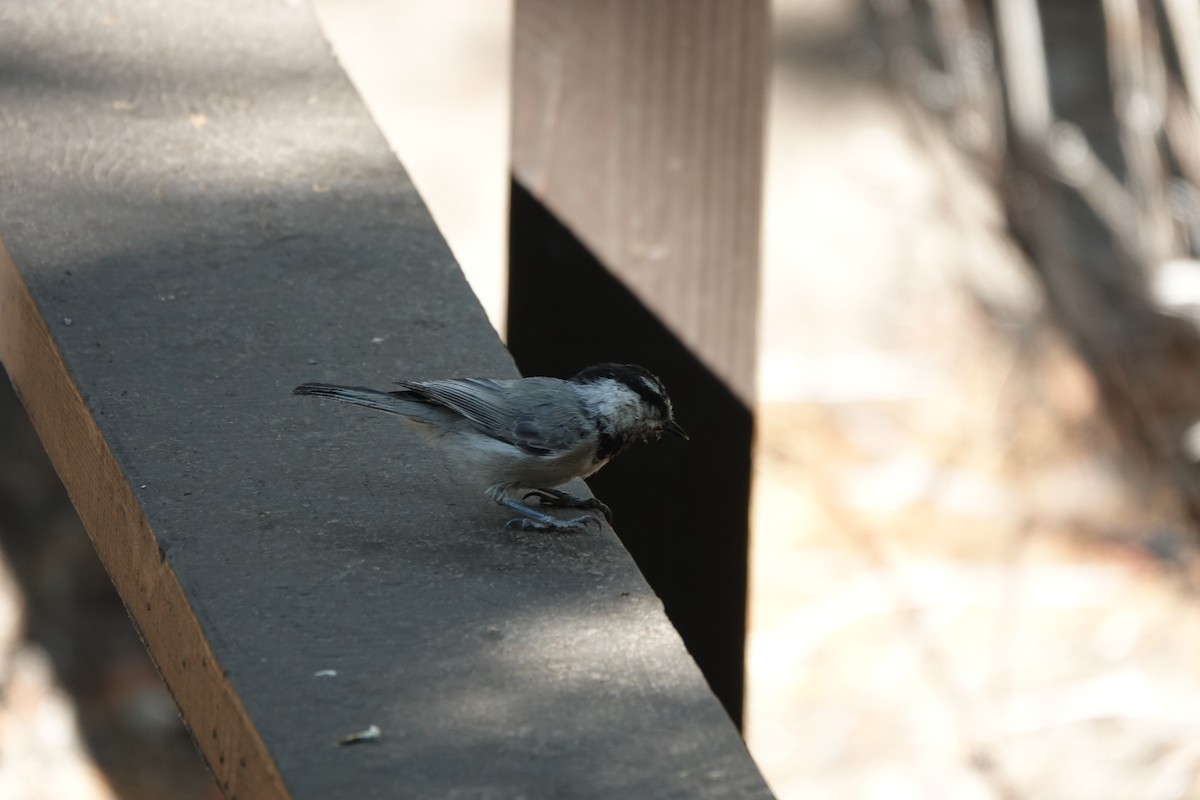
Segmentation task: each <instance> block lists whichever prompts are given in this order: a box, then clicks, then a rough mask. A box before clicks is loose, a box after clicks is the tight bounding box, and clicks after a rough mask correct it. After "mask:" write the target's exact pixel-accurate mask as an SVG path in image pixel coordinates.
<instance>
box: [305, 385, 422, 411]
mask: <svg viewBox="0 0 1200 800" xmlns="http://www.w3.org/2000/svg"><path fill="white" fill-rule="evenodd" d="M292 394H299V395H310V396H312V397H328V398H329V399H330V400H337V401H339V402H342V403H350V404H351V405H356V406H362V407H363V408H373V409H375V410H376V411H386V412H388V413H389V414H399V415H401V416H403V417H409V418H413V417H417V418H419V417H420V416H422V415H421V413H420V408H421V405H422V404H421V403H420V402H414V401H413V400H412V399H410V398H406V397H405V396H404V395H405V392H381V391H379V390H377V389H368V388H367V387H365V386H335V385H334V384H331V383H303V384H301V385H299V386H297V387H296V388H295V389H293V390H292Z"/></svg>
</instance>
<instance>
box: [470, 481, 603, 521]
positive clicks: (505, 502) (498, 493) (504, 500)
mask: <svg viewBox="0 0 1200 800" xmlns="http://www.w3.org/2000/svg"><path fill="white" fill-rule="evenodd" d="M488 496H489V497H491V498H492V500H494V501H495V502H497V503H498V504H500V505H502V506H504V507H505V508H508V509H511V510H513V511H516V512H517V513H518V514H520V515H521V516H520V517H513V518H512V519H510V520H509V521H508V522H507V523H506V524H505V527H509V528H522V529H523V530H527V531H581V530H584V529H585V528H586V527H587V524H588V523H589V522H594V523H596V524H597V525H599V524H600V522H599V521H598V520H597V519H596V518H595V517H590V516H587V515H582V516H578V517H575V518H573V519H556V518H555V517H552V516H550V515H549V514H543V513H542V512H541V511H538V510H537V509H536V508H530V507H529V506H527V505H525V504H524V503H519V502H517V501H516V500H514V499H512V498H511V497H509V496H508V487H507V486H504V485H498V486H493V487H492V488H491V489H489V490H488Z"/></svg>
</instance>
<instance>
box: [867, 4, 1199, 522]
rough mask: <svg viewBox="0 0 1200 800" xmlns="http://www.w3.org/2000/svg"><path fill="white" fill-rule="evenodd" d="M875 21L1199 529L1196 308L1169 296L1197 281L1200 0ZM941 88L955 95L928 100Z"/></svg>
mask: <svg viewBox="0 0 1200 800" xmlns="http://www.w3.org/2000/svg"><path fill="white" fill-rule="evenodd" d="M872 8H873V9H874V10H875V12H876V16H877V18H878V19H879V20H880V22H881V23H882V24H883V27H884V30H885V40H886V43H887V47H888V49H889V54H890V57H891V63H892V65H893V70H892V72H893V75H895V76H896V78H897V79H898V80H899V82H900V83H901V85H902V86H903V87H905V88H906V90H907V94H908V95H909V96H910V97H911V98H912V99H913V100H914V101H916V102H918V103H920V104H922V105H923V106H924V107H925V109H926V110H927V111H932V112H933V113H935V114H937V115H938V116H940V117H941V118H942V119H943V120H945V121H946V123H947V127H948V129H949V130H950V131H951V132H952V134H953V138H954V140H955V141H956V142H957V143H958V144H959V146H960V147H962V149H963V150H964V151H965V152H966V153H968V154H969V155H970V156H972V158H973V159H974V161H975V163H976V164H977V165H978V167H979V169H980V172H981V173H982V174H983V176H984V177H985V178H986V179H988V180H989V181H991V182H992V184H993V185H994V187H995V189H996V192H997V194H998V195H999V197H1000V198H1002V200H1003V203H1004V209H1005V215H1006V218H1007V222H1008V227H1009V230H1010V232H1011V234H1012V236H1013V238H1014V240H1015V241H1016V242H1017V243H1018V244H1019V245H1020V246H1021V247H1022V249H1023V250H1024V251H1025V253H1026V255H1027V256H1028V258H1029V261H1030V263H1031V266H1032V267H1033V268H1034V270H1035V272H1036V274H1037V275H1038V277H1039V278H1040V279H1041V281H1042V284H1043V286H1044V288H1045V290H1046V295H1047V298H1048V299H1049V301H1050V308H1051V309H1052V311H1053V313H1054V314H1055V317H1056V320H1057V321H1058V322H1059V324H1061V325H1062V327H1063V328H1064V329H1065V330H1066V331H1067V333H1068V334H1069V335H1070V337H1071V340H1072V341H1073V343H1074V344H1075V347H1076V349H1077V350H1078V352H1079V353H1080V355H1081V356H1082V357H1083V358H1084V360H1085V361H1086V363H1087V364H1088V366H1089V367H1090V369H1091V371H1092V373H1093V375H1094V376H1095V378H1096V381H1097V384H1098V385H1099V387H1100V388H1101V394H1102V396H1103V398H1104V401H1105V403H1106V409H1107V412H1108V415H1109V417H1110V418H1111V419H1112V421H1113V423H1114V424H1115V426H1116V428H1117V429H1118V430H1119V431H1120V433H1121V434H1122V435H1123V438H1124V439H1125V440H1126V441H1127V442H1128V443H1130V444H1131V445H1132V446H1133V447H1134V450H1135V451H1136V452H1138V453H1140V454H1141V455H1142V456H1143V460H1144V463H1145V464H1146V466H1147V468H1148V469H1150V470H1152V471H1157V472H1159V473H1160V474H1163V475H1166V476H1169V477H1170V478H1171V479H1172V481H1173V483H1174V485H1175V486H1176V489H1177V491H1178V495H1179V497H1180V499H1181V501H1182V503H1183V505H1184V506H1186V507H1187V508H1188V509H1189V513H1190V514H1191V516H1192V518H1193V520H1194V521H1196V522H1197V523H1200V469H1198V468H1197V459H1196V458H1195V453H1196V452H1197V450H1196V447H1194V446H1191V447H1189V446H1187V445H1186V442H1187V441H1191V439H1187V436H1188V432H1189V431H1192V432H1193V433H1192V439H1194V438H1195V435H1194V431H1195V428H1194V426H1195V425H1196V423H1197V421H1198V420H1200V304H1197V303H1196V302H1195V301H1194V298H1192V297H1190V296H1189V297H1187V298H1182V299H1180V298H1175V299H1174V300H1172V299H1171V298H1170V297H1168V295H1169V294H1170V293H1169V292H1167V293H1165V294H1164V292H1163V291H1161V290H1162V288H1163V287H1180V286H1184V287H1186V286H1190V285H1192V284H1193V283H1196V284H1200V260H1198V259H1197V256H1200V110H1198V109H1200V102H1198V101H1200V3H1197V2H1195V0H1103V2H1101V3H1099V4H1090V3H1084V4H1065V3H1060V4H1053V5H1051V4H1046V5H1045V6H1041V7H1040V6H1039V4H1038V3H1037V1H1036V0H994V2H992V3H990V4H986V5H985V4H984V3H982V1H981V0H980V2H974V1H973V0H925V2H918V0H874V2H873V5H872ZM989 8H990V12H989V10H988V9H989ZM1160 11H1161V13H1160ZM1160 18H1161V19H1163V20H1166V26H1167V29H1169V32H1168V31H1164V32H1163V33H1160V22H1159V20H1160ZM1100 31H1102V38H1099V37H1095V36H1092V34H1094V33H1097V32H1100ZM1085 35H1086V36H1091V37H1092V38H1088V39H1087V40H1086V42H1085V41H1084V39H1083V38H1082V37H1084V36H1085ZM1164 35H1165V37H1166V38H1164ZM1093 41H1100V42H1102V43H1103V49H1102V50H1101V49H1098V48H1096V47H1095V45H1093V44H1092V42H1093ZM995 53H998V54H999V59H998V60H997V58H996V56H995V55H994V54H995ZM935 64H939V65H941V67H935V66H933V65H935ZM1106 71H1107V76H1108V80H1107V82H1104V81H1103V78H1102V77H1100V76H1103V75H1104V74H1105V72H1106ZM931 80H936V81H938V82H940V84H944V85H949V86H951V87H953V89H954V90H953V91H952V92H950V93H949V94H948V96H947V97H944V98H939V99H940V102H937V103H930V102H928V98H927V97H926V96H925V93H923V92H921V91H919V88H920V87H922V86H923V85H926V84H928V83H929V82H930V81H931ZM1105 96H1107V98H1108V100H1107V103H1108V105H1107V107H1105V101H1104V100H1102V99H1099V98H1103V97H1105ZM964 121H965V122H964ZM972 125H976V126H978V127H980V128H981V129H979V130H974V131H971V126H972ZM964 130H967V131H971V132H970V133H969V135H966V136H964V135H963V131H964ZM1168 271H1169V273H1170V275H1169V276H1168V277H1169V279H1166V280H1164V276H1163V273H1164V272H1168ZM1181 275H1182V276H1183V277H1182V278H1181ZM1190 277H1194V278H1195V280H1194V281H1193V280H1190V279H1189V278H1190ZM1176 301H1177V302H1176Z"/></svg>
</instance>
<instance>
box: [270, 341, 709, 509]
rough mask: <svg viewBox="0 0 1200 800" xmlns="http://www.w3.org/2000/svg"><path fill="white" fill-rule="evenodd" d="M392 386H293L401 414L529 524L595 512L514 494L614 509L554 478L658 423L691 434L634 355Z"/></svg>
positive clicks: (592, 463) (569, 475)
mask: <svg viewBox="0 0 1200 800" xmlns="http://www.w3.org/2000/svg"><path fill="white" fill-rule="evenodd" d="M397 383H398V384H399V385H400V386H401V387H402V388H401V389H400V390H399V391H395V392H381V391H377V390H375V389H367V388H365V387H361V386H334V385H331V384H327V383H305V384H303V385H301V386H297V387H296V388H295V389H293V390H292V394H300V395H313V396H315V397H328V398H330V399H333V400H340V401H341V402H343V403H352V404H354V405H357V406H363V407H365V408H373V409H375V410H377V411H386V412H388V413H391V414H398V415H399V416H400V417H401V418H402V419H404V421H405V422H409V423H411V424H412V425H413V426H415V427H416V428H417V429H418V430H420V431H421V433H423V434H424V435H425V437H426V438H427V439H428V440H430V441H440V442H442V443H443V444H444V445H445V446H446V447H447V448H448V449H449V451H450V454H451V455H452V456H453V457H455V458H456V460H457V461H458V462H459V463H460V465H461V466H462V467H463V468H464V469H465V470H466V471H467V473H468V474H469V475H470V476H471V477H473V478H475V479H477V480H478V481H479V482H480V483H484V484H487V485H488V489H487V495H488V497H490V498H491V499H492V500H494V501H496V502H497V503H499V504H500V505H502V506H505V507H506V508H509V509H511V510H513V511H516V512H517V513H519V514H521V515H522V516H520V517H516V518H514V519H511V520H509V521H508V525H510V526H516V527H520V528H525V529H527V530H581V529H582V528H584V527H585V526H586V525H587V523H589V522H596V521H597V520H596V519H595V518H594V517H591V516H588V515H586V514H585V515H581V516H578V517H574V518H572V519H565V520H563V519H557V518H555V517H551V516H549V515H548V514H544V513H542V512H541V511H538V510H537V509H534V508H531V507H530V506H528V505H526V504H525V503H523V502H519V501H517V500H514V499H513V498H512V497H511V496H510V495H509V493H510V492H512V491H520V490H529V491H527V492H525V494H523V495H522V496H521V500H528V499H529V498H530V497H535V498H537V499H538V501H539V505H541V506H553V507H557V508H581V509H592V510H596V511H600V512H601V513H603V514H604V516H605V518H606V519H608V521H609V522H610V523H611V522H612V512H611V511H610V510H609V508H608V506H606V505H604V503H601V502H600V501H599V500H595V499H591V498H583V497H576V496H574V495H571V494H567V493H566V492H563V491H560V490H558V489H554V488H552V487H555V486H560V485H562V484H564V483H566V482H568V481H570V480H572V479H574V478H586V477H587V476H589V475H591V474H592V473H594V472H595V471H596V470H598V469H600V468H601V467H603V466H604V465H605V464H607V463H608V462H609V461H610V460H611V459H612V458H613V457H614V456H615V455H617V454H618V453H620V452H621V451H622V450H624V449H625V448H627V447H628V446H629V445H631V444H633V443H634V442H641V441H648V440H652V439H658V438H659V437H660V436H661V435H662V433H663V431H666V432H667V433H673V434H675V435H676V436H679V437H682V438H684V439H686V438H687V434H686V433H684V432H683V428H681V427H679V424H678V423H676V422H675V419H674V417H673V415H672V410H671V399H670V398H669V397H667V390H666V389H665V388H664V387H663V385H662V381H660V380H659V379H658V378H657V377H656V376H655V375H654V374H652V373H651V372H650V371H648V370H646V369H643V368H642V367H639V366H636V365H634V364H596V365H595V366H591V367H588V368H587V369H585V370H583V371H582V372H580V373H579V374H578V375H576V376H575V377H573V378H570V379H568V380H560V379H559V378H522V379H520V380H492V379H489V378H461V379H455V380H440V381H397Z"/></svg>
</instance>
